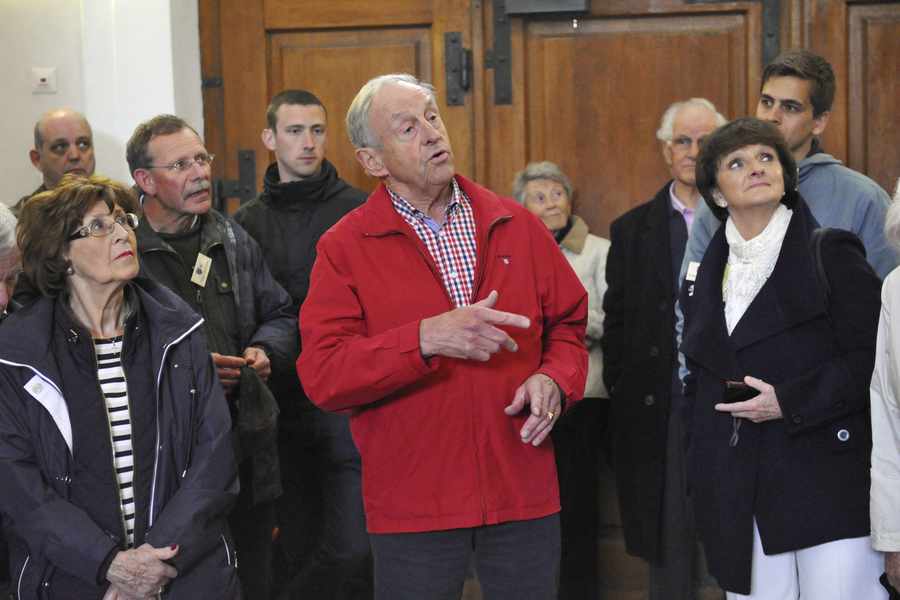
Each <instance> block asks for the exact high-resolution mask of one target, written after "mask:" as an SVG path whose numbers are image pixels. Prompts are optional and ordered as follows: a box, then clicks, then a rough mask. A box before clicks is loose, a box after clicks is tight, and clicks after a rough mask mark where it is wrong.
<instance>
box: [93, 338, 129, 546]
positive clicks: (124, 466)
mask: <svg viewBox="0 0 900 600" xmlns="http://www.w3.org/2000/svg"><path fill="white" fill-rule="evenodd" d="M94 348H95V351H96V353H97V379H98V380H99V381H100V389H101V390H102V391H103V397H104V398H105V399H106V414H107V416H108V417H109V433H110V438H111V440H112V449H113V465H114V466H115V469H116V479H117V480H118V484H119V502H120V504H119V505H120V507H121V509H122V521H123V522H124V525H125V532H126V535H127V542H128V546H129V547H131V546H132V545H134V456H133V454H132V444H131V414H130V412H129V409H128V388H127V386H126V381H125V371H124V370H123V369H122V359H121V356H122V337H121V336H119V337H116V338H112V339H95V340H94Z"/></svg>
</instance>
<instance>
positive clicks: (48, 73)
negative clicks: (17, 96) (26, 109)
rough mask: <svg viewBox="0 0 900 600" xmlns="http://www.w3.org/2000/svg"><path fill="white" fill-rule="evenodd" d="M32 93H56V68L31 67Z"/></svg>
mask: <svg viewBox="0 0 900 600" xmlns="http://www.w3.org/2000/svg"><path fill="white" fill-rule="evenodd" d="M31 93H32V94H55V93H56V67H31Z"/></svg>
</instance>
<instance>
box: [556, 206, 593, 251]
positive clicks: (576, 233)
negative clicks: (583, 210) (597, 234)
mask: <svg viewBox="0 0 900 600" xmlns="http://www.w3.org/2000/svg"><path fill="white" fill-rule="evenodd" d="M587 236H588V226H587V223H585V222H584V219H582V218H581V217H579V216H578V215H572V227H571V228H570V229H569V233H567V234H566V237H564V238H563V239H562V241H561V242H560V243H559V245H560V246H562V247H563V248H565V249H566V250H570V251H572V252H574V253H575V254H581V253H582V252H583V251H584V245H585V243H587Z"/></svg>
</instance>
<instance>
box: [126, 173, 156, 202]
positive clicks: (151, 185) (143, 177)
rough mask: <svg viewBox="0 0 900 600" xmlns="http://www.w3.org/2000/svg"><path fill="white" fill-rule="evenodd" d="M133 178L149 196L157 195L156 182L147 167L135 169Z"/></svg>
mask: <svg viewBox="0 0 900 600" xmlns="http://www.w3.org/2000/svg"><path fill="white" fill-rule="evenodd" d="M131 178H132V179H134V182H135V183H136V184H137V185H138V187H139V188H141V191H142V192H144V193H145V194H146V195H148V196H155V195H156V182H155V181H154V180H153V177H152V176H151V175H150V171H148V170H147V169H135V170H134V173H132V174H131Z"/></svg>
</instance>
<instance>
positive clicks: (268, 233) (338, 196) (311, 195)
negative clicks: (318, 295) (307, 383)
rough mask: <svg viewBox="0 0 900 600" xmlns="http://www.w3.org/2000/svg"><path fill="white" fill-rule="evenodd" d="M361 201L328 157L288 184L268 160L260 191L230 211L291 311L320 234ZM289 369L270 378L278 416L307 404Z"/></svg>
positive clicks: (302, 294) (293, 414)
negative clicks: (312, 172) (308, 174)
mask: <svg viewBox="0 0 900 600" xmlns="http://www.w3.org/2000/svg"><path fill="white" fill-rule="evenodd" d="M365 200H366V193H365V192H362V191H361V190H358V189H356V188H355V187H352V186H351V185H349V184H348V183H346V182H345V181H344V180H343V179H341V178H340V177H338V173H337V170H336V169H335V168H334V165H332V164H331V163H330V162H328V161H327V160H324V161H322V169H321V170H320V171H319V173H318V174H317V175H314V176H312V177H309V178H306V179H303V180H301V181H291V182H288V183H282V182H281V180H280V178H279V175H278V164H277V163H272V164H271V165H269V168H268V169H266V177H265V184H264V188H263V192H262V193H261V194H260V195H259V197H258V198H256V199H255V200H251V201H250V202H248V203H247V204H245V205H243V206H242V207H241V208H240V210H238V211H237V213H235V215H234V219H235V221H237V222H238V223H239V224H240V225H241V226H242V227H243V228H244V229H246V230H247V233H249V234H250V235H251V236H252V237H253V238H254V239H256V241H257V242H258V243H259V245H260V246H261V247H262V250H263V256H264V258H265V260H266V263H267V264H268V265H269V269H270V270H271V271H272V275H273V276H274V277H275V279H276V280H277V281H278V282H279V283H280V284H281V285H282V286H284V288H285V289H286V290H287V291H288V293H289V294H290V295H291V300H292V301H293V314H294V315H295V316H296V315H297V314H298V313H299V311H300V305H301V304H303V301H304V300H305V299H306V293H307V291H308V290H309V274H310V271H312V267H313V263H315V262H316V244H317V243H318V242H319V238H320V237H321V236H322V234H323V233H325V232H326V231H328V230H329V229H330V228H331V226H332V225H334V224H335V223H337V222H338V221H339V220H340V219H341V218H342V217H343V216H344V215H345V214H347V213H348V212H350V211H351V210H353V209H354V208H356V207H357V206H360V205H361V204H362V203H363V202H365ZM290 371H291V372H290V373H282V374H279V375H278V376H275V377H274V378H273V385H274V386H275V390H274V391H275V396H276V397H277V398H278V399H279V401H280V402H281V410H282V412H281V420H282V421H287V420H291V419H293V418H299V414H300V413H302V411H304V410H308V409H311V408H312V404H311V403H310V402H309V400H307V399H306V397H305V396H304V395H303V392H302V389H301V388H300V384H299V382H298V381H297V377H296V373H295V372H294V370H293V369H291V370H290ZM298 397H299V398H300V401H299V402H298V401H297V400H298Z"/></svg>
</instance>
